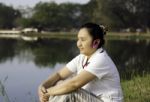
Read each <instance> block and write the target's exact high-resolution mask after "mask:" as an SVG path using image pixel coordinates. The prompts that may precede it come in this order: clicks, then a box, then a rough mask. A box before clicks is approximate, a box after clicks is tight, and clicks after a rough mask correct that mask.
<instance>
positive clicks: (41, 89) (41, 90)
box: [38, 85, 49, 102]
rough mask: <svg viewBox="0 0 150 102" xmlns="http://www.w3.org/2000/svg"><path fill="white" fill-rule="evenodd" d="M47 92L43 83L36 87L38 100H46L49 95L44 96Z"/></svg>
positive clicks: (45, 101) (43, 101)
mask: <svg viewBox="0 0 150 102" xmlns="http://www.w3.org/2000/svg"><path fill="white" fill-rule="evenodd" d="M46 93H47V90H46V88H45V87H44V86H43V85H40V86H39V88H38V95H39V100H40V102H47V101H48V99H49V97H46V96H47V95H45V94H46Z"/></svg>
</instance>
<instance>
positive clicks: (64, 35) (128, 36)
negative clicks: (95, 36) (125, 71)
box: [0, 32, 150, 40]
mask: <svg viewBox="0 0 150 102" xmlns="http://www.w3.org/2000/svg"><path fill="white" fill-rule="evenodd" d="M12 35H13V36H15V35H16V36H28V37H39V38H57V39H76V38H77V32H43V33H17V34H11V33H10V34H2V33H0V38H1V37H2V38H5V37H6V38H9V37H10V38H11V36H12ZM106 39H109V40H115V39H117V40H136V39H140V40H142V39H144V40H145V39H148V40H149V39H150V34H148V33H141V34H138V33H121V32H108V33H107V35H106Z"/></svg>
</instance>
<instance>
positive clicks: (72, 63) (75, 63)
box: [66, 55, 79, 73]
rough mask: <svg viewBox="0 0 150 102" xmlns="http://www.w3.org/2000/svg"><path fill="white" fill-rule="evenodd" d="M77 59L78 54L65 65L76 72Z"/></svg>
mask: <svg viewBox="0 0 150 102" xmlns="http://www.w3.org/2000/svg"><path fill="white" fill-rule="evenodd" d="M78 60H79V55H78V56H76V57H75V58H73V59H72V60H71V61H70V62H68V63H67V64H66V67H67V68H68V69H69V70H70V71H71V72H73V73H76V72H77V65H78Z"/></svg>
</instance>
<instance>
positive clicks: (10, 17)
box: [0, 3, 21, 28]
mask: <svg viewBox="0 0 150 102" xmlns="http://www.w3.org/2000/svg"><path fill="white" fill-rule="evenodd" d="M18 17H21V14H20V12H19V11H18V10H15V9H13V8H12V7H9V6H6V5H4V4H2V3H0V28H12V27H14V26H15V20H16V19H17V18H18Z"/></svg>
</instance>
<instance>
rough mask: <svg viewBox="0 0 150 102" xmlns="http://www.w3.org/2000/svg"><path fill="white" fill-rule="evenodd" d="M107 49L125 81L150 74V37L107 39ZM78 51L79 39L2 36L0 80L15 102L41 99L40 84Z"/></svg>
mask: <svg viewBox="0 0 150 102" xmlns="http://www.w3.org/2000/svg"><path fill="white" fill-rule="evenodd" d="M105 49H106V50H107V52H108V54H109V55H110V56H111V58H112V59H113V60H114V62H115V64H116V65H117V67H118V70H119V72H120V76H121V79H122V80H129V79H131V78H132V77H133V76H136V75H144V74H149V73H150V70H149V66H150V60H149V58H150V54H149V52H150V41H149V40H147V41H146V40H142V41H140V40H137V41H136V40H135V41H130V40H107V41H106V45H105ZM78 53H79V52H78V49H77V47H76V41H75V40H57V39H45V40H40V41H37V42H25V41H22V40H10V39H0V81H1V82H2V84H3V85H4V86H5V91H6V93H7V95H8V97H9V99H10V100H11V102H38V96H37V88H38V86H39V84H40V83H41V82H42V81H43V80H44V79H46V78H47V77H48V76H49V75H50V74H51V73H53V72H55V71H57V70H59V68H61V67H63V66H64V65H65V64H66V63H67V62H68V61H70V60H71V59H72V58H73V57H75V56H76V55H77V54H78ZM0 95H1V94H0ZM0 102H3V97H2V96H0Z"/></svg>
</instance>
